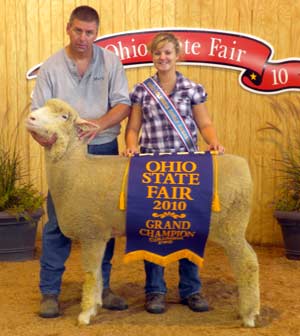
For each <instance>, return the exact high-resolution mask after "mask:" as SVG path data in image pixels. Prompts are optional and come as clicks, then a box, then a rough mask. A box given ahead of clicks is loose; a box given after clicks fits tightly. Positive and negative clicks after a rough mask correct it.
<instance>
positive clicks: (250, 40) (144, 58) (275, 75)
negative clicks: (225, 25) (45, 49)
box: [27, 28, 300, 94]
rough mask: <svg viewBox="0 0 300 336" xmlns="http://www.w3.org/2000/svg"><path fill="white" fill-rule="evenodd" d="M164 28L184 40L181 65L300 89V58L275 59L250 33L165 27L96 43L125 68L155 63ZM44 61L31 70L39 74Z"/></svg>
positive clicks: (250, 84) (274, 88) (251, 85)
mask: <svg viewBox="0 0 300 336" xmlns="http://www.w3.org/2000/svg"><path fill="white" fill-rule="evenodd" d="M161 31H169V32H173V33H174V34H175V35H176V36H177V37H178V38H179V40H180V41H181V43H182V51H183V53H182V57H181V59H180V62H179V63H178V64H183V65H204V66H212V67H221V68H230V69H234V70H238V71H240V77H239V82H240V85H241V86H242V87H243V88H244V89H246V90H249V91H252V92H255V93H261V94H274V93H277V92H283V91H298V90H300V58H287V59H282V60H278V61H274V60H272V56H273V48H272V46H271V45H269V44H268V43H267V42H265V41H263V40H261V39H259V38H256V37H253V36H251V35H247V34H241V33H235V32H228V31H219V30H207V29H189V28H161V29H147V30H140V31H129V32H124V33H119V34H113V35H106V36H102V37H100V38H98V39H97V40H96V41H95V43H96V44H97V45H99V46H101V47H102V48H105V49H107V50H110V51H112V52H114V53H115V54H117V55H118V56H119V57H120V59H121V61H122V63H123V65H124V67H125V68H129V67H141V66H151V65H152V61H151V55H150V54H149V53H148V51H147V45H148V44H149V43H150V41H151V40H152V38H153V37H154V36H155V35H156V34H157V33H158V32H161ZM39 67H40V64H39V65H37V66H35V67H33V68H32V69H30V70H29V71H28V72H27V79H32V78H34V77H36V73H37V71H38V69H39Z"/></svg>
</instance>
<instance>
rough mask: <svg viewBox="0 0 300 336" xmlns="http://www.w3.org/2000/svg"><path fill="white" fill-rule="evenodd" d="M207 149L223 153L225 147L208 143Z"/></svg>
mask: <svg viewBox="0 0 300 336" xmlns="http://www.w3.org/2000/svg"><path fill="white" fill-rule="evenodd" d="M208 150H210V151H217V152H219V154H224V152H225V148H224V147H223V146H222V145H220V144H210V145H208Z"/></svg>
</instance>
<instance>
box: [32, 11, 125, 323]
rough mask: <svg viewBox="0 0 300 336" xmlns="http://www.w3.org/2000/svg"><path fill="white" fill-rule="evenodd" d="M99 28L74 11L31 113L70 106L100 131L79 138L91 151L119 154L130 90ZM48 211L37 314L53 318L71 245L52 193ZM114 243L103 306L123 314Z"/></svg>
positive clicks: (42, 75) (44, 69)
mask: <svg viewBox="0 0 300 336" xmlns="http://www.w3.org/2000/svg"><path fill="white" fill-rule="evenodd" d="M98 28H99V16H98V13H97V12H96V11H95V10H94V9H93V8H91V7H89V6H79V7H77V8H75V9H74V10H73V12H72V13H71V16H70V19H69V22H68V24H67V34H68V35H69V44H68V45H67V46H66V47H65V48H63V49H61V50H60V51H58V52H57V53H56V54H54V55H52V56H51V57H50V58H49V59H48V60H47V61H46V62H45V63H44V64H43V65H42V66H41V68H40V71H39V74H38V77H37V81H36V86H35V89H34V92H33V100H32V109H33V110H34V109H37V108H39V107H41V106H43V105H44V104H45V102H46V101H47V100H48V99H50V98H60V99H62V100H64V101H66V102H67V103H69V104H70V105H71V106H73V108H75V109H76V110H77V111H78V112H79V114H80V116H81V117H82V118H83V119H88V120H89V121H90V122H92V123H93V124H96V125H97V128H96V131H95V128H93V129H91V130H90V131H89V130H88V131H86V132H83V133H82V134H80V136H81V137H84V138H89V139H92V141H90V143H89V144H88V152H89V153H90V154H94V155H117V154H118V143H117V136H118V134H119V133H120V122H121V121H122V120H123V119H125V118H126V117H127V116H128V114H129V106H130V100H129V97H128V85H127V79H126V76H125V72H124V69H123V67H122V64H121V63H120V60H119V59H118V57H117V56H116V55H115V54H113V53H111V52H109V51H107V50H104V49H102V48H99V47H97V46H96V45H95V44H94V43H93V42H94V40H95V38H96V37H97V32H98ZM32 136H33V138H34V139H35V140H36V141H37V142H39V143H40V144H41V145H42V146H51V145H52V144H53V143H54V142H55V141H56V137H55V136H53V137H52V138H51V139H48V140H46V139H43V138H41V137H39V136H38V135H37V134H34V133H33V134H32ZM83 173H84V172H83ZM47 212H48V218H49V220H48V223H47V224H46V225H45V227H44V230H43V248H42V256H41V271H40V290H41V293H42V300H41V306H40V312H39V315H40V316H41V317H44V318H52V317H57V316H59V315H60V311H59V302H58V296H59V293H60V287H61V281H62V275H63V272H64V270H65V266H64V263H65V261H66V259H67V258H68V256H69V254H70V250H71V241H70V239H69V238H67V237H65V236H64V235H63V234H62V233H61V231H60V229H59V227H58V223H57V219H56V214H55V209H54V206H53V202H52V199H51V195H50V194H49V195H48V200H47ZM114 243H115V241H114V239H111V240H110V241H109V242H108V244H107V247H106V251H105V255H104V259H103V263H102V274H103V294H102V297H103V307H104V308H107V309H112V310H123V309H127V304H126V302H125V301H124V299H123V298H121V297H119V296H117V295H115V294H114V293H113V292H112V291H111V289H110V287H109V281H110V271H111V262H110V261H111V258H112V256H113V250H114ZM99 267H100V265H99Z"/></svg>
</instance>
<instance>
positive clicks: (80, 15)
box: [69, 6, 100, 27]
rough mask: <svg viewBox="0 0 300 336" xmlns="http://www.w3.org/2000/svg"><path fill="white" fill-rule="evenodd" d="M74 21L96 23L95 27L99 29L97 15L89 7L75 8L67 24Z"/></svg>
mask: <svg viewBox="0 0 300 336" xmlns="http://www.w3.org/2000/svg"><path fill="white" fill-rule="evenodd" d="M74 19H77V20H80V21H86V22H96V24H97V27H99V21H100V20H99V15H98V13H97V11H96V10H95V9H94V8H92V7H90V6H79V7H76V8H75V9H74V10H73V11H72V13H71V15H70V19H69V23H72V22H73V20H74Z"/></svg>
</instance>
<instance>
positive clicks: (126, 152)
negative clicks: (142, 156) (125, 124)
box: [122, 147, 139, 157]
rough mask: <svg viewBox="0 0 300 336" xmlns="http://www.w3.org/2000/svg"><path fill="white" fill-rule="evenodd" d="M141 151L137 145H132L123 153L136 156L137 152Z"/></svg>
mask: <svg viewBox="0 0 300 336" xmlns="http://www.w3.org/2000/svg"><path fill="white" fill-rule="evenodd" d="M138 153H139V151H138V149H137V148H136V147H132V148H129V147H127V148H126V149H125V150H124V152H123V153H122V155H124V156H127V157H131V156H134V155H135V154H138Z"/></svg>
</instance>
